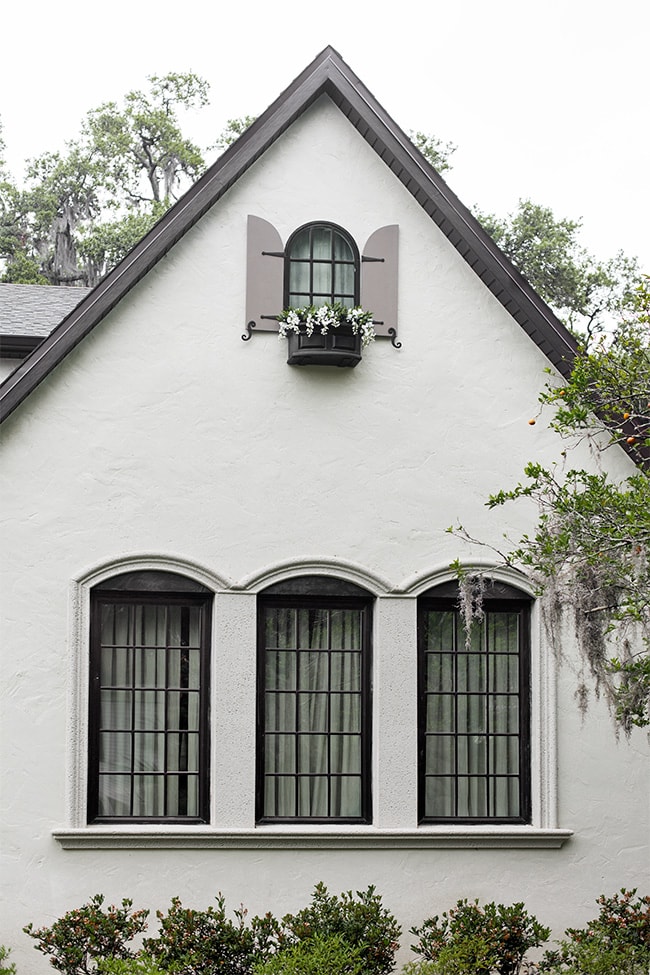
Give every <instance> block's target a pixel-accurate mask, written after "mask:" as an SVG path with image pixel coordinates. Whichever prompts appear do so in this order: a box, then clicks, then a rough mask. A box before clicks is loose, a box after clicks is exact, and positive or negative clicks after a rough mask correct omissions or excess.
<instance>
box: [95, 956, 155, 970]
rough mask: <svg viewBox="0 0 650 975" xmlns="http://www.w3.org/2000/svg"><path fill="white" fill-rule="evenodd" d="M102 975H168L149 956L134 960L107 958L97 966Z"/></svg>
mask: <svg viewBox="0 0 650 975" xmlns="http://www.w3.org/2000/svg"><path fill="white" fill-rule="evenodd" d="M97 971H98V972H101V975H167V973H166V971H165V970H164V969H162V968H158V966H157V965H156V963H155V961H154V960H153V958H151V956H150V955H147V954H144V953H142V954H138V955H134V956H133V958H106V959H103V960H102V961H100V962H99V963H98V965H97Z"/></svg>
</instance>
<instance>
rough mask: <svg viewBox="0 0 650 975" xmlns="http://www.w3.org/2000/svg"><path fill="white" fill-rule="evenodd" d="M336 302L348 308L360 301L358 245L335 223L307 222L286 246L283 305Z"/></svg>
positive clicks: (294, 305)
mask: <svg viewBox="0 0 650 975" xmlns="http://www.w3.org/2000/svg"><path fill="white" fill-rule="evenodd" d="M335 302H339V303H340V304H342V305H345V306H346V307H348V308H352V307H354V306H355V305H358V304H359V251H358V248H357V245H356V244H355V242H354V240H353V239H352V237H350V235H349V234H348V233H347V232H346V231H345V230H343V228H342V227H337V226H336V225H335V224H332V223H310V224H306V225H305V226H304V227H300V228H299V229H298V230H296V231H295V232H294V233H293V234H292V235H291V237H290V238H289V240H288V241H287V245H286V248H285V263H284V305H285V307H286V308H288V307H292V308H301V307H304V306H306V305H315V306H316V307H319V306H320V305H324V304H328V303H329V304H334V303H335Z"/></svg>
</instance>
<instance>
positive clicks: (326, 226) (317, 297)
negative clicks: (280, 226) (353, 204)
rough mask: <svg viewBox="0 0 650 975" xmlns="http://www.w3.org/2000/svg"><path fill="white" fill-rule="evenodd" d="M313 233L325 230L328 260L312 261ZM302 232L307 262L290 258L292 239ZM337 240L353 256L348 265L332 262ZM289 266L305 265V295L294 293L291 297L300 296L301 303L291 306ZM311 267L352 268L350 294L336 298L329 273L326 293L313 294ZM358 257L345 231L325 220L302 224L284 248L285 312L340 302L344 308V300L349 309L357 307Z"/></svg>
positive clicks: (303, 259)
mask: <svg viewBox="0 0 650 975" xmlns="http://www.w3.org/2000/svg"><path fill="white" fill-rule="evenodd" d="M316 230H328V231H330V232H331V234H332V239H331V247H330V257H329V259H327V260H325V259H322V258H319V259H316V260H315V259H314V256H313V253H314V245H313V236H312V235H313V232H314V231H316ZM305 231H308V232H309V241H310V243H309V258H308V259H305V258H303V257H292V247H293V245H294V244H295V241H296V239H297V238H298V237H299V236H300V235H301V234H303V233H304V232H305ZM336 235H338V236H340V237H341V238H342V239H343V240H344V241H345V243H346V244H347V245H348V246H349V247H350V249H351V251H352V255H353V259H352V261H343V260H336V258H335V244H334V241H335V236H336ZM292 263H301V264H309V291H306V292H302V291H299V292H294V294H299V295H304V298H305V300H304V301H302V300H301V301H299V302H293V303H292V302H291V300H290V296H291V293H292V292H291V265H292ZM315 264H328V265H329V266H330V267H331V268H334V266H335V265H337V264H340V265H349V266H352V268H353V274H354V290H353V292H352V294H350V293H341V294H340V295H338V296H337V294H336V292H335V289H334V277H335V276H334V274H333V273H330V288H329V291H328V292H324V291H320V292H315V291H314V265H315ZM360 268H361V257H360V254H359V248H358V247H357V245H356V242H355V240H354V238H353V237H352V236H351V235H350V234H349V233H348V231H347V230H345V228H344V227H340V226H339V225H338V224H335V223H331V222H330V221H327V220H317V221H313V222H310V223H306V224H303V225H302V226H301V227H298V228H297V229H296V230H294V232H293V233H292V234H291V236H290V237H289V239H288V241H287V243H286V246H285V248H284V292H283V302H284V308H289V307H291V305H292V304H293V305H294V307H297V308H303V307H306V306H309V305H316V306H318V305H322V304H333V303H335V302H341V303H342V304H346V301H347V299H351V300H352V305H351V306H350V307H357V306H358V305H359V303H360V294H361V275H360Z"/></svg>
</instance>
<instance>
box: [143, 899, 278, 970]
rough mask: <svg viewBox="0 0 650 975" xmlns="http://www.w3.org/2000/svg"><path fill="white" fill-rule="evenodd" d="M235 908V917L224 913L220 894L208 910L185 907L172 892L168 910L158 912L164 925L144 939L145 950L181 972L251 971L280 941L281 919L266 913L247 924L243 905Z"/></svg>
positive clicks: (223, 902) (165, 965)
mask: <svg viewBox="0 0 650 975" xmlns="http://www.w3.org/2000/svg"><path fill="white" fill-rule="evenodd" d="M233 913H234V915H235V921H234V922H233V921H231V920H230V919H229V918H228V917H227V916H226V908H225V899H224V897H223V896H222V895H221V894H219V896H218V897H217V906H216V908H214V907H208V908H207V910H204V911H199V910H193V909H192V908H188V907H183V905H182V904H181V901H180V899H179V898H178V897H174V898H172V902H171V906H170V907H169V910H168V911H167V913H166V914H163V913H162V911H158V912H157V917H158V920H159V921H160V930H159V931H158V934H157V936H156V937H155V938H146V939H145V941H144V950H145V951H146V952H148V953H149V955H150V956H151V958H152V959H153V961H154V962H155V963H156V964H157V965H159V966H160V967H161V968H162V969H163V970H168V971H170V972H182V975H212V973H219V975H249V973H250V972H251V971H252V968H253V965H254V964H255V963H256V962H257V961H263V960H264V959H265V958H267V957H268V955H269V954H270V953H271V951H272V950H273V949H274V948H275V947H276V945H277V943H278V942H279V940H280V933H279V924H278V922H277V920H276V919H275V918H274V917H273V916H272V915H271V914H267V915H266V916H265V917H262V918H259V917H254V918H253V919H252V921H251V923H250V925H247V924H246V911H245V910H244V909H243V908H240V909H239V910H236V911H234V912H233Z"/></svg>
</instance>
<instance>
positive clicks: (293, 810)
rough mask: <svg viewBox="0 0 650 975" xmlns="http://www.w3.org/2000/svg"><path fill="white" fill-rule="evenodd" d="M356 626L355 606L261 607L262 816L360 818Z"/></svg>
mask: <svg viewBox="0 0 650 975" xmlns="http://www.w3.org/2000/svg"><path fill="white" fill-rule="evenodd" d="M363 625H364V610H363V609H343V608H327V607H322V608H310V607H295V606H294V607H289V606H286V607H281V606H266V607H265V608H264V652H263V657H264V698H263V713H264V738H263V741H264V745H263V750H264V769H263V783H264V785H263V792H264V797H263V816H264V817H270V818H305V819H320V818H327V819H347V818H351V819H356V818H360V817H361V816H362V813H363V808H362V807H363V801H362V772H363V769H362V760H363V724H364V721H363V718H364V715H363V660H362V656H363V649H362V648H363Z"/></svg>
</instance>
